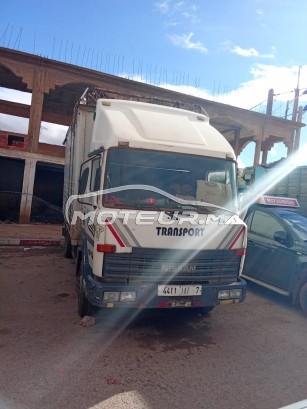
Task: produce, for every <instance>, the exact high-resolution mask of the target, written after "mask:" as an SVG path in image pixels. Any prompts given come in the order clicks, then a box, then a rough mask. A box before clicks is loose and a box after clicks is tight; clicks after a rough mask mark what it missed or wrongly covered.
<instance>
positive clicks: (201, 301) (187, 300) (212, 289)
mask: <svg viewBox="0 0 307 409" xmlns="http://www.w3.org/2000/svg"><path fill="white" fill-rule="evenodd" d="M83 280H84V281H83V288H84V292H85V296H86V298H87V299H88V301H89V302H90V303H91V304H92V305H94V306H96V307H105V308H116V307H126V308H127V307H128V308H182V307H183V308H186V307H192V308H193V307H194V308H195V307H212V306H215V305H218V304H235V303H241V302H243V301H244V300H245V296H246V288H247V285H246V282H245V280H243V279H238V281H237V282H233V283H231V284H201V283H200V284H199V285H201V287H202V294H201V295H194V296H180V297H172V296H158V295H157V294H158V284H157V283H142V284H138V285H137V284H110V283H103V282H99V281H96V280H95V279H94V278H93V276H92V275H90V274H88V275H85V276H84V277H83ZM237 289H239V290H242V291H241V297H240V298H235V299H223V300H220V299H218V293H219V291H221V290H225V291H229V290H237ZM104 292H119V293H121V292H135V293H136V299H135V300H134V301H125V302H120V301H116V302H106V301H104Z"/></svg>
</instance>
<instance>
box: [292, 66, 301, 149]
mask: <svg viewBox="0 0 307 409" xmlns="http://www.w3.org/2000/svg"><path fill="white" fill-rule="evenodd" d="M301 68H302V67H301V66H299V68H298V74H297V85H296V88H295V90H294V101H293V111H292V121H295V122H297V114H298V111H297V109H298V100H299V97H300V89H299V87H300V74H301ZM300 120H302V119H300ZM299 139H300V131H299V130H298V128H296V129H295V130H294V132H293V140H292V149H291V153H293V152H294V151H295V150H297V149H298V145H299Z"/></svg>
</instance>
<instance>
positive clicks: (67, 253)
mask: <svg viewBox="0 0 307 409" xmlns="http://www.w3.org/2000/svg"><path fill="white" fill-rule="evenodd" d="M64 257H65V258H72V246H71V241H70V236H69V233H68V231H67V230H66V231H65V240H64Z"/></svg>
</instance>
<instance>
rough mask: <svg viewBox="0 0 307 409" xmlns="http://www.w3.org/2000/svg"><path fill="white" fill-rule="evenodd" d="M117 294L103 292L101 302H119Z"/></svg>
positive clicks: (114, 292)
mask: <svg viewBox="0 0 307 409" xmlns="http://www.w3.org/2000/svg"><path fill="white" fill-rule="evenodd" d="M119 294H120V293H119V292H116V291H105V292H104V293H103V301H105V302H115V301H119Z"/></svg>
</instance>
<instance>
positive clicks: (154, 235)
mask: <svg viewBox="0 0 307 409" xmlns="http://www.w3.org/2000/svg"><path fill="white" fill-rule="evenodd" d="M66 152H67V155H66V163H67V166H66V175H67V178H65V179H66V182H67V183H66V193H65V195H64V198H65V197H66V201H65V205H64V214H65V219H66V225H65V237H66V239H67V240H66V242H67V243H68V244H69V246H68V249H69V250H72V251H71V253H72V254H73V255H74V256H75V257H76V260H77V282H78V298H79V304H78V311H79V314H80V315H81V316H84V315H88V314H90V313H92V311H93V309H95V308H97V307H104V308H202V309H203V310H204V311H209V310H211V309H212V308H213V307H214V306H215V305H217V304H233V303H237V302H242V301H243V300H244V298H245V293H246V283H245V281H244V280H243V279H241V277H240V274H241V271H242V266H243V262H244V255H245V247H246V226H245V224H244V222H243V221H242V220H241V219H240V218H239V216H238V212H237V184H236V173H237V169H236V167H237V165H236V161H235V156H234V153H233V150H232V148H231V146H230V145H229V143H228V142H227V141H226V140H225V138H224V137H223V136H222V135H221V134H219V133H218V131H216V130H215V129H214V128H213V127H212V126H211V125H210V124H209V120H208V118H207V116H206V115H204V114H200V113H197V112H191V111H186V110H183V109H178V108H173V107H166V106H159V105H154V104H149V103H142V102H134V101H122V100H105V99H98V100H97V105H96V110H95V113H94V115H93V112H90V111H89V110H88V109H87V108H83V107H79V110H78V112H77V114H76V116H75V120H74V123H73V125H72V126H71V128H70V131H69V133H68V138H67V147H66Z"/></svg>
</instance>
